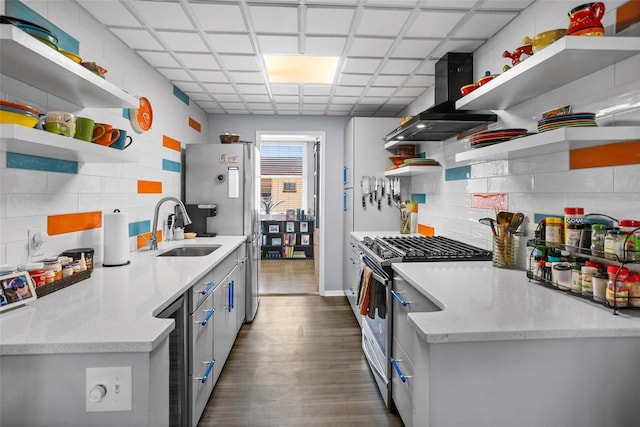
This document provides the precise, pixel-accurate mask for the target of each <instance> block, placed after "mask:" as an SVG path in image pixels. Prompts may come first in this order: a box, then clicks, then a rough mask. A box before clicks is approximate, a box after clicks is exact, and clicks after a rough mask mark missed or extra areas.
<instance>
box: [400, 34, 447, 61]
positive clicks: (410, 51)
mask: <svg viewBox="0 0 640 427" xmlns="http://www.w3.org/2000/svg"><path fill="white" fill-rule="evenodd" d="M438 43H440V40H414V39H403V40H401V41H400V43H399V44H398V46H396V48H395V49H394V50H393V52H391V55H390V56H391V57H392V58H420V59H423V58H427V57H428V56H429V52H431V51H432V50H433V49H434V48H435V47H436V46H437V45H438Z"/></svg>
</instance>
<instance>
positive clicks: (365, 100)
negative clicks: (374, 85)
mask: <svg viewBox="0 0 640 427" xmlns="http://www.w3.org/2000/svg"><path fill="white" fill-rule="evenodd" d="M386 100H387V97H386V96H363V97H362V99H361V100H360V105H363V104H367V105H375V106H376V107H377V106H379V105H381V104H384V103H385V102H386Z"/></svg>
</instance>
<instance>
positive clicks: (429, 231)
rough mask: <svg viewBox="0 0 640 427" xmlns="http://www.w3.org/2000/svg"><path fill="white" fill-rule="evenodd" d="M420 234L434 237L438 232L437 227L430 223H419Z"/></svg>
mask: <svg viewBox="0 0 640 427" xmlns="http://www.w3.org/2000/svg"><path fill="white" fill-rule="evenodd" d="M418 234H422V235H423V236H427V237H433V236H434V235H435V234H436V229H435V228H433V227H429V226H428V225H424V224H418Z"/></svg>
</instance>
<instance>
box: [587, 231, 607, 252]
mask: <svg viewBox="0 0 640 427" xmlns="http://www.w3.org/2000/svg"><path fill="white" fill-rule="evenodd" d="M606 235H607V227H606V226H605V225H602V224H593V225H592V226H591V254H592V255H593V256H598V257H604V239H605V237H606Z"/></svg>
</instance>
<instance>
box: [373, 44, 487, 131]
mask: <svg viewBox="0 0 640 427" xmlns="http://www.w3.org/2000/svg"><path fill="white" fill-rule="evenodd" d="M435 68H436V76H435V77H436V78H435V89H434V90H435V101H436V104H435V106H433V107H431V108H429V109H427V110H425V111H423V112H422V113H420V114H418V115H417V116H415V117H413V118H412V119H411V120H409V121H408V122H406V123H405V124H403V125H401V126H400V127H398V128H396V129H394V130H393V131H391V132H389V133H388V134H387V136H386V137H385V139H386V141H387V142H390V141H443V140H445V139H449V138H451V137H454V136H456V135H458V134H460V133H463V132H466V131H468V130H471V129H473V128H476V127H479V126H483V125H486V124H487V123H493V122H496V121H497V120H498V116H496V115H495V114H493V113H492V112H490V111H474V110H456V106H455V104H456V100H458V99H459V98H460V97H462V94H461V93H460V88H461V87H462V86H464V85H466V84H469V83H472V82H473V81H474V78H473V54H471V53H457V52H450V53H447V54H446V55H445V56H443V57H442V58H440V59H439V60H438V62H436V67H435Z"/></svg>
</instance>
